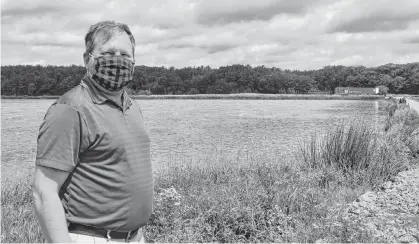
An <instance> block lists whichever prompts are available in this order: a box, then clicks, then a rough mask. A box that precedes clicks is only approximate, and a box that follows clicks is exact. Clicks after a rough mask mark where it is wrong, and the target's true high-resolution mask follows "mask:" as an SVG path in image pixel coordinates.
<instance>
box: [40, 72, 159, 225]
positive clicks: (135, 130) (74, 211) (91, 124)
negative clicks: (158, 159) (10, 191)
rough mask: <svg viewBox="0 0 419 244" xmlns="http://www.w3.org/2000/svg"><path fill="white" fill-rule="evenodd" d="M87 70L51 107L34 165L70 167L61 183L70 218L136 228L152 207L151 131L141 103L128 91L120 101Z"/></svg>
mask: <svg viewBox="0 0 419 244" xmlns="http://www.w3.org/2000/svg"><path fill="white" fill-rule="evenodd" d="M94 82H95V81H93V80H92V79H91V78H89V77H87V76H85V77H84V78H83V79H82V81H81V83H80V84H79V85H78V86H76V87H75V88H73V89H71V90H70V91H68V92H67V93H65V94H64V95H62V96H61V97H59V98H58V99H57V100H56V101H55V102H54V103H53V104H52V105H51V106H50V107H49V108H48V110H47V112H46V114H45V117H44V120H43V121H42V123H41V126H40V129H39V135H38V140H37V156H36V165H39V166H44V167H50V168H54V169H57V170H62V171H67V172H69V173H70V174H69V176H68V178H67V179H66V181H65V183H64V184H63V185H62V187H61V188H60V193H59V196H60V199H61V202H62V204H63V207H64V212H65V216H66V218H67V221H68V222H72V223H78V224H84V225H89V226H95V227H99V228H103V229H107V230H115V231H132V230H135V229H138V228H141V227H142V226H144V225H145V224H146V223H147V221H148V219H149V218H150V216H151V214H152V211H153V173H152V172H153V170H152V165H151V160H150V137H149V134H148V132H147V130H146V128H145V125H144V121H143V117H142V113H141V108H140V106H139V104H138V103H137V102H136V101H135V100H132V99H131V98H130V97H129V96H128V94H127V93H126V92H125V91H124V93H123V99H122V100H123V102H122V106H119V105H118V104H117V103H115V102H113V101H112V100H111V99H108V98H107V97H106V96H105V95H104V94H103V93H101V92H100V90H98V88H97V87H95V85H94V84H93V83H94Z"/></svg>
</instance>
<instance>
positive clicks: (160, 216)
mask: <svg viewBox="0 0 419 244" xmlns="http://www.w3.org/2000/svg"><path fill="white" fill-rule="evenodd" d="M391 106H393V112H390V111H392V109H391ZM391 106H389V116H388V119H387V121H386V126H385V130H383V131H379V130H377V129H376V128H373V127H371V126H370V125H369V124H368V123H366V122H363V121H349V122H348V121H346V122H345V121H342V123H341V124H340V125H338V126H336V127H335V128H334V129H332V130H330V131H329V132H328V133H327V134H326V135H318V134H317V135H316V134H314V135H313V137H312V138H311V140H310V141H308V142H305V143H301V146H300V150H298V151H296V152H295V155H293V157H292V159H289V160H288V159H287V161H284V159H283V157H282V156H283V155H268V154H266V153H264V152H258V153H256V152H255V153H254V154H253V155H250V156H248V157H247V158H246V160H245V162H241V163H238V160H235V159H232V158H229V157H226V155H224V154H223V152H214V153H213V155H208V157H207V158H208V159H205V160H203V161H201V162H196V161H192V160H187V159H181V160H174V162H171V163H170V164H169V163H168V164H167V165H166V167H164V168H163V169H161V170H160V171H157V172H156V173H155V174H156V175H155V179H156V182H155V205H154V213H153V215H152V217H151V219H150V222H149V223H148V225H147V226H146V227H145V237H146V240H147V241H148V242H314V241H316V240H319V239H321V240H323V241H326V242H378V241H382V240H379V239H376V238H374V237H373V236H372V235H371V234H370V233H368V232H365V230H363V229H362V228H361V227H360V225H359V224H358V223H356V222H348V221H347V220H345V219H344V218H342V212H343V211H344V210H345V205H346V204H347V203H349V202H352V201H354V200H355V199H356V198H357V197H358V196H359V195H360V194H362V193H363V192H365V191H366V190H367V189H371V188H374V187H376V186H378V185H379V184H380V183H382V182H383V181H385V180H387V179H389V177H391V176H393V175H396V174H397V173H398V172H400V171H402V170H406V169H408V168H409V167H412V165H413V163H415V162H416V163H417V156H418V152H417V150H416V149H418V148H415V145H414V144H412V142H414V141H415V138H416V136H417V134H416V133H417V132H418V131H419V116H418V115H417V114H416V113H414V112H412V111H409V110H408V109H407V108H406V107H405V106H403V105H400V104H396V103H393V104H391ZM394 106H395V107H394ZM238 156H240V155H238ZM198 165H199V167H197V166H198ZM30 182H31V179H30V178H28V181H26V182H22V183H20V184H13V183H9V182H6V184H3V185H2V191H1V193H2V200H1V201H2V202H1V203H2V227H1V228H2V229H1V230H2V237H1V241H2V242H42V241H43V239H42V235H41V232H40V228H39V225H38V223H37V220H36V218H35V215H34V213H33V211H32V198H31V193H30Z"/></svg>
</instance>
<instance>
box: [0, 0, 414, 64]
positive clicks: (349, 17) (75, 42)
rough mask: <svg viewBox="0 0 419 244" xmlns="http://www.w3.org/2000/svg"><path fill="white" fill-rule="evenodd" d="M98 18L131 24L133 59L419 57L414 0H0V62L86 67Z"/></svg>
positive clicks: (365, 60) (374, 60)
mask: <svg viewBox="0 0 419 244" xmlns="http://www.w3.org/2000/svg"><path fill="white" fill-rule="evenodd" d="M103 20H114V21H116V22H121V23H125V24H127V25H128V26H129V27H130V29H131V31H132V32H133V35H134V37H135V39H136V50H135V59H136V65H147V66H166V67H170V66H173V67H176V68H182V67H187V66H191V67H194V66H201V65H204V66H206V65H209V66H211V67H212V68H218V67H220V66H226V65H231V64H243V65H247V64H249V65H251V66H253V67H254V66H259V65H264V66H266V67H278V68H281V69H298V70H310V69H320V68H323V67H324V66H326V65H346V66H349V65H356V66H357V65H363V66H366V67H375V66H379V65H383V64H387V63H410V62H418V61H419V0H397V1H394V0H207V1H204V0H152V1H151V0H150V1H142V0H124V1H110V0H108V1H106V0H85V1H71V2H70V1H68V0H60V1H51V0H18V1H17V0H2V1H1V65H18V64H30V65H36V64H41V65H72V64H75V65H84V64H83V58H82V54H83V52H84V50H85V44H84V36H85V35H86V33H87V31H88V29H89V27H90V26H91V25H93V24H95V23H97V22H99V21H103Z"/></svg>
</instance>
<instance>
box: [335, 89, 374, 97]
mask: <svg viewBox="0 0 419 244" xmlns="http://www.w3.org/2000/svg"><path fill="white" fill-rule="evenodd" d="M379 92H380V90H379V88H378V87H336V88H335V94H357V95H376V94H378V93H379Z"/></svg>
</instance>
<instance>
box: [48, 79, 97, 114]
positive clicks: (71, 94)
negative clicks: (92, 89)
mask: <svg viewBox="0 0 419 244" xmlns="http://www.w3.org/2000/svg"><path fill="white" fill-rule="evenodd" d="M90 103H93V102H92V100H91V98H90V96H89V94H88V93H87V91H86V90H85V89H84V87H83V86H81V84H78V85H77V86H75V87H74V88H72V89H71V90H69V91H67V92H66V93H64V94H63V95H61V96H60V97H59V98H58V99H57V100H56V101H55V102H54V104H53V105H55V104H66V105H68V106H70V107H72V108H74V109H76V110H79V109H80V108H81V107H83V106H86V105H88V104H90Z"/></svg>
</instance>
